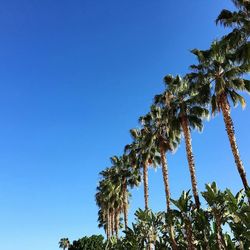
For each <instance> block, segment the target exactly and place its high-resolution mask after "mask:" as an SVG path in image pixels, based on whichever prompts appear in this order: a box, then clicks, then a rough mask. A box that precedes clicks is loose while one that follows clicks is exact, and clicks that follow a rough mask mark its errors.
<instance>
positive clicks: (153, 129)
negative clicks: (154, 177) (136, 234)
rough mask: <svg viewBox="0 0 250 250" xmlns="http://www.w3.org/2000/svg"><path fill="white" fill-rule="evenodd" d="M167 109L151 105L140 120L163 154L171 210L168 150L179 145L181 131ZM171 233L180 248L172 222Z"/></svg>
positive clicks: (164, 175) (164, 180)
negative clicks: (172, 120)
mask: <svg viewBox="0 0 250 250" xmlns="http://www.w3.org/2000/svg"><path fill="white" fill-rule="evenodd" d="M166 111H167V109H165V110H163V109H161V108H160V107H157V106H155V105H152V106H151V110H150V112H149V113H148V114H147V115H145V116H142V117H140V119H139V121H140V122H141V124H142V126H143V127H144V129H146V130H147V131H150V134H151V137H152V141H154V143H155V145H156V147H157V148H158V151H159V152H160V156H161V165H162V176H163V182H164V187H165V197H166V208H167V212H169V213H170V212H171V208H170V199H171V196H170V188H169V178H168V164H167V157H166V152H168V151H170V152H172V151H173V150H174V149H175V148H176V147H177V145H178V144H179V143H180V131H176V130H172V129H171V123H170V122H169V117H168V114H167V113H168V112H166ZM168 226H169V233H170V238H171V242H172V244H171V245H172V248H173V249H174V250H176V249H178V247H177V244H176V241H175V236H174V228H173V226H172V224H171V223H170V225H168Z"/></svg>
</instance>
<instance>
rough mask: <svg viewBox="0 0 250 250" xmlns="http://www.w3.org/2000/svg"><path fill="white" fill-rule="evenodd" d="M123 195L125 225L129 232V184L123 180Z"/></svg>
mask: <svg viewBox="0 0 250 250" xmlns="http://www.w3.org/2000/svg"><path fill="white" fill-rule="evenodd" d="M122 194H123V215H124V224H125V230H127V227H128V196H127V184H126V179H125V178H124V179H123V184H122Z"/></svg>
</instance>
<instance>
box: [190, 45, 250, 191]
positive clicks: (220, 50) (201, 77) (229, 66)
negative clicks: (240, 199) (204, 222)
mask: <svg viewBox="0 0 250 250" xmlns="http://www.w3.org/2000/svg"><path fill="white" fill-rule="evenodd" d="M192 52H193V54H194V55H196V57H197V59H198V65H192V66H191V68H192V69H193V70H194V72H193V73H192V78H193V79H194V80H195V81H196V82H197V83H198V84H200V85H204V84H205V85H208V86H210V88H209V89H208V91H209V94H210V95H211V108H212V114H215V113H216V112H221V113H222V115H223V119H224V123H225V126H226V131H227V135H228V139H229V142H230V145H231V150H232V153H233V156H234V160H235V163H236V166H237V170H238V172H239V175H240V177H241V180H242V183H243V186H244V188H245V189H246V190H247V189H248V188H249V185H248V181H247V177H246V172H245V169H244V166H243V163H242V161H241V158H240V153H239V150H238V146H237V143H236V137H235V132H234V124H233V120H232V118H231V114H230V112H231V104H230V101H231V103H232V104H233V106H236V105H237V104H238V103H240V104H241V105H242V107H245V105H246V103H245V100H244V98H243V97H242V96H241V95H240V94H239V91H245V92H247V93H250V81H249V80H247V79H244V78H243V75H244V73H247V72H248V71H249V67H245V65H244V66H237V65H235V64H234V63H233V62H232V60H231V56H230V51H227V50H225V47H224V46H221V44H220V42H214V43H212V45H211V47H210V49H209V50H197V49H195V50H193V51H192Z"/></svg>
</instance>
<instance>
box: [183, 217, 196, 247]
mask: <svg viewBox="0 0 250 250" xmlns="http://www.w3.org/2000/svg"><path fill="white" fill-rule="evenodd" d="M185 229H186V235H187V242H188V248H187V249H188V250H195V247H194V242H193V233H192V226H191V225H190V222H189V221H186V222H185Z"/></svg>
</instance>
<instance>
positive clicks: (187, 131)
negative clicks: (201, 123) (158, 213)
mask: <svg viewBox="0 0 250 250" xmlns="http://www.w3.org/2000/svg"><path fill="white" fill-rule="evenodd" d="M181 125H182V130H183V133H184V138H185V144H186V153H187V159H188V165H189V172H190V176H191V183H192V191H193V195H194V200H195V205H196V207H197V208H198V209H199V208H200V199H199V195H198V190H197V181H196V175H195V165H194V156H193V152H192V144H191V134H190V129H189V125H188V120H187V118H186V117H182V120H181Z"/></svg>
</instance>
